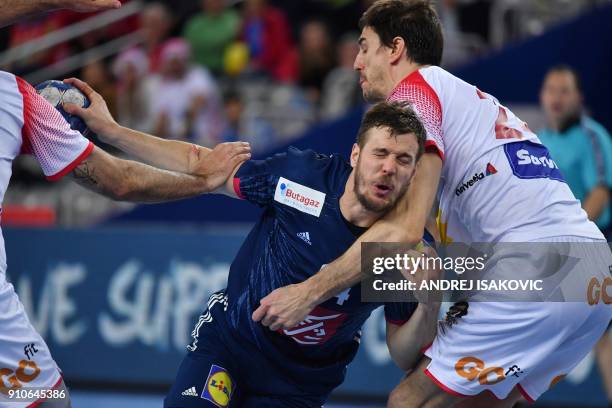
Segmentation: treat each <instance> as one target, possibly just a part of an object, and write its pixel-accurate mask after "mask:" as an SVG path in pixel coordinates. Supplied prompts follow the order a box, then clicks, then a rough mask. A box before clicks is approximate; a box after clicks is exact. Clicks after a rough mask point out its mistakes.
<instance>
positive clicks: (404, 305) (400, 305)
mask: <svg viewBox="0 0 612 408" xmlns="http://www.w3.org/2000/svg"><path fill="white" fill-rule="evenodd" d="M417 306H418V303H416V302H415V303H411V302H393V303H385V320H387V322H389V323H391V324H395V325H397V326H401V325H403V324H404V323H406V322H407V321H408V320H410V317H411V316H412V314H413V313H414V311H415V310H416V308H417Z"/></svg>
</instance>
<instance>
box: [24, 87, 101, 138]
mask: <svg viewBox="0 0 612 408" xmlns="http://www.w3.org/2000/svg"><path fill="white" fill-rule="evenodd" d="M36 92H38V94H39V95H40V96H42V97H43V98H45V99H46V100H47V102H49V103H50V104H51V105H53V106H54V107H55V109H57V110H58V111H59V112H60V113H61V114H62V116H63V117H64V119H66V121H67V122H68V123H69V124H70V128H72V129H73V130H76V131H78V132H80V133H81V134H82V135H88V134H89V128H88V127H87V125H86V124H85V122H84V121H83V119H81V118H80V117H78V116H76V115H71V114H69V113H68V112H66V111H65V110H64V103H73V104H75V105H77V106H80V107H82V108H87V107H89V104H90V101H89V98H87V97H86V96H85V94H84V93H83V92H81V91H80V90H79V89H78V88H76V87H74V86H73V85H70V84H67V83H64V82H62V81H53V80H51V81H45V82H41V83H40V84H38V85H37V86H36Z"/></svg>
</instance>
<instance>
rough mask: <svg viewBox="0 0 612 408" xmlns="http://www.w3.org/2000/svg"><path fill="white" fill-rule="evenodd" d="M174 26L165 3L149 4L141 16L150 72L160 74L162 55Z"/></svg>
mask: <svg viewBox="0 0 612 408" xmlns="http://www.w3.org/2000/svg"><path fill="white" fill-rule="evenodd" d="M172 25H173V16H172V14H171V13H170V10H168V8H167V7H166V6H165V5H164V4H163V3H151V4H148V5H147V6H146V7H145V9H144V10H143V11H142V13H141V14H140V29H141V30H142V34H143V40H144V47H145V52H146V53H147V55H148V57H149V71H150V72H158V71H159V65H160V53H161V49H162V45H163V43H164V41H166V39H167V38H168V36H169V34H170V30H171V29H172Z"/></svg>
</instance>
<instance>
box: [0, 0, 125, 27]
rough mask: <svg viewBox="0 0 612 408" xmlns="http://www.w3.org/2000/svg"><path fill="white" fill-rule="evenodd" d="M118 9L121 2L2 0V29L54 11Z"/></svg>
mask: <svg viewBox="0 0 612 408" xmlns="http://www.w3.org/2000/svg"><path fill="white" fill-rule="evenodd" d="M118 7H121V2H120V1H119V0H0V27H3V26H5V25H9V24H12V23H14V22H16V21H17V20H19V19H20V18H24V17H27V16H29V15H32V14H36V13H41V12H44V11H49V10H54V9H61V8H66V9H70V10H74V11H83V12H89V11H100V10H106V9H111V8H118Z"/></svg>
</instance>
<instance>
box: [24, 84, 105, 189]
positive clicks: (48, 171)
mask: <svg viewBox="0 0 612 408" xmlns="http://www.w3.org/2000/svg"><path fill="white" fill-rule="evenodd" d="M16 79H17V85H18V87H19V92H20V93H21V95H22V97H23V129H22V134H23V147H22V151H24V152H26V153H31V154H33V155H34V157H36V159H37V160H38V162H39V163H40V166H41V167H42V170H43V172H44V173H45V176H47V178H48V179H49V180H59V179H60V178H62V177H63V176H65V175H66V174H68V173H70V172H71V171H72V170H73V169H74V168H75V167H76V166H78V165H79V164H80V163H81V162H82V161H83V160H85V159H86V158H87V156H89V154H90V153H91V151H92V150H93V148H94V145H93V143H91V142H90V141H89V140H87V139H86V138H85V137H83V136H82V135H81V134H80V133H79V132H77V131H75V130H72V129H70V125H69V124H68V122H66V120H65V119H64V117H63V116H62V115H61V114H60V113H59V112H58V111H57V110H56V109H55V108H54V107H53V106H51V104H49V103H48V102H47V101H46V100H45V99H44V98H43V97H42V96H40V95H38V94H37V93H36V90H35V89H34V88H33V87H32V86H31V85H30V84H28V83H27V82H26V81H24V80H23V79H21V78H19V77H17V78H16Z"/></svg>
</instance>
